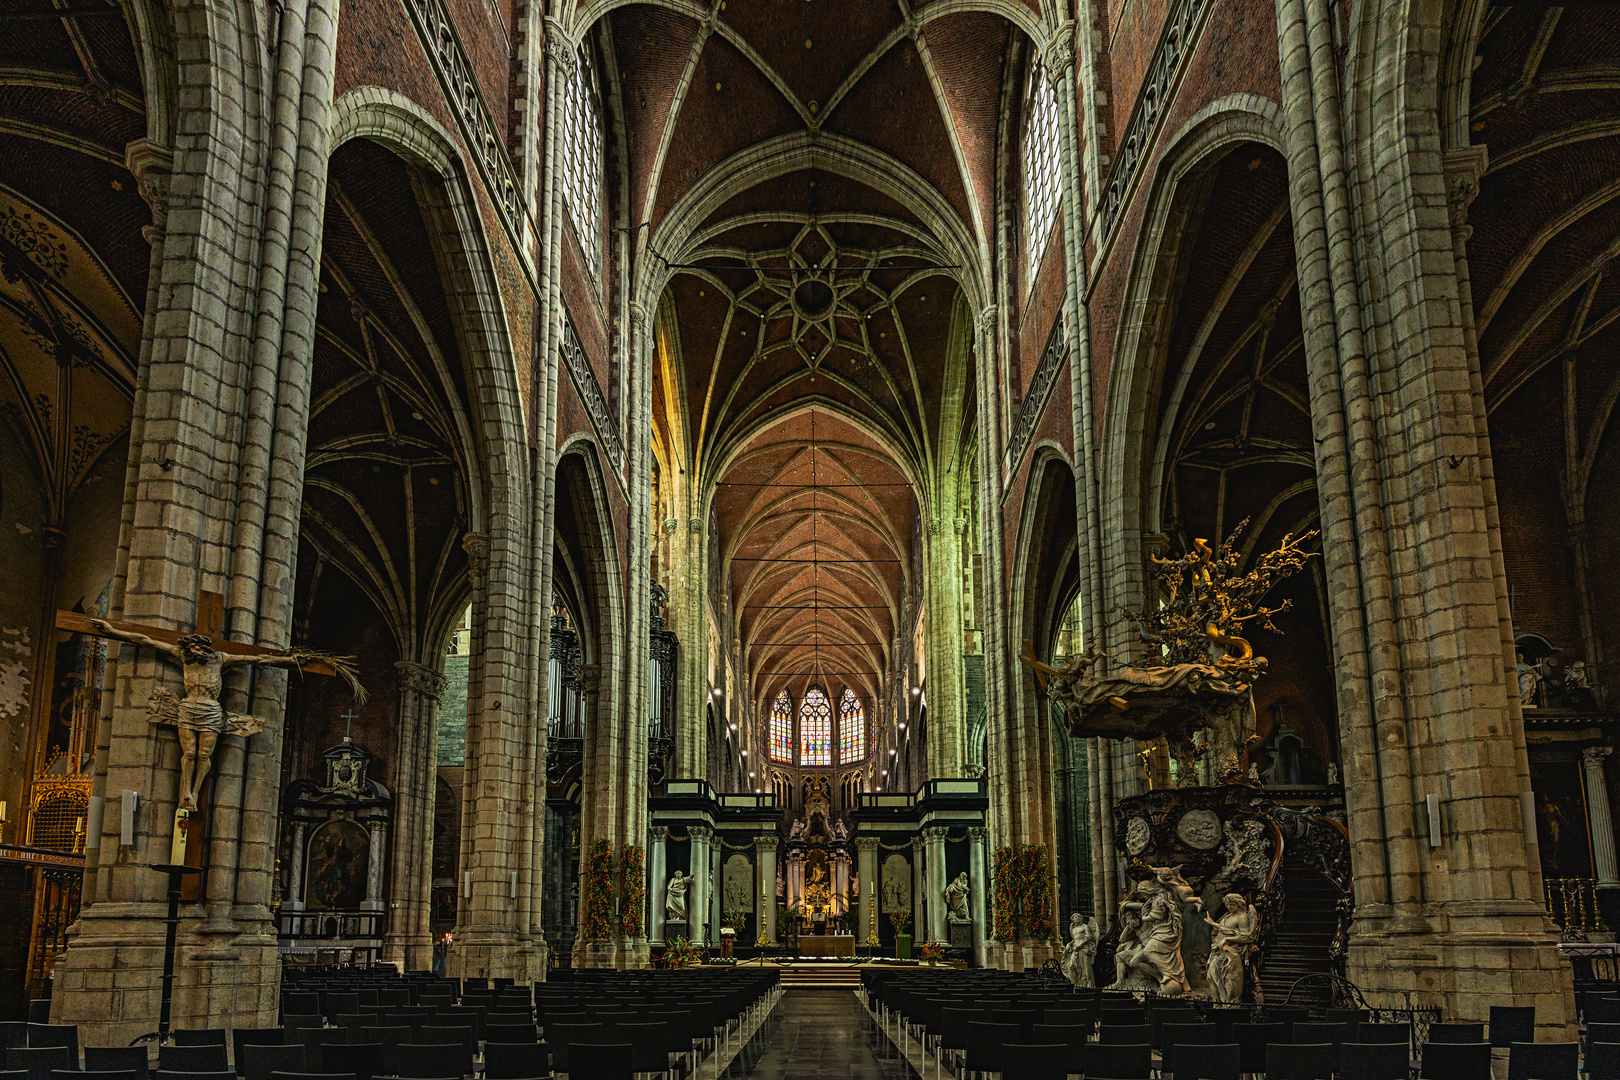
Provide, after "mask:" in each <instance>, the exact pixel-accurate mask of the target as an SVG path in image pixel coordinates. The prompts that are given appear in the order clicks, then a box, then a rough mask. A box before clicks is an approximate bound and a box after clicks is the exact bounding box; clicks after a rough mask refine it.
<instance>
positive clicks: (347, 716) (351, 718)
mask: <svg viewBox="0 0 1620 1080" xmlns="http://www.w3.org/2000/svg"><path fill="white" fill-rule="evenodd" d="M338 719H339V720H342V721H343V741H344V742H349V741H350V740H349V731H350V729H351V728H353V727H354V722H355V721H356V720H358V719H360V714H359V713H357V712H355V711H354V706H353V705H350V706H349V711H348V712H346V713H344V714H343V715H342V716H340V717H338Z"/></svg>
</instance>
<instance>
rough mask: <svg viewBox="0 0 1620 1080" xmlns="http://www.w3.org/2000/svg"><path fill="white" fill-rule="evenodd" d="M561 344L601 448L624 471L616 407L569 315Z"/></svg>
mask: <svg viewBox="0 0 1620 1080" xmlns="http://www.w3.org/2000/svg"><path fill="white" fill-rule="evenodd" d="M561 347H562V360H563V366H564V367H566V368H567V369H568V376H569V378H571V379H572V380H573V381H574V389H575V390H577V391H579V399H580V401H582V402H584V403H585V411H586V412H588V413H590V414H591V423H592V424H593V425H594V426H595V427H596V435H597V438H599V439H601V440H602V448H603V450H604V451H606V453H607V456H608V460H609V461H611V462H612V463H613V469H614V471H615V472H617V473H623V471H624V441H623V440H622V439H620V438H619V424H618V421H617V420H616V419H615V418H614V416H613V410H612V409H610V408H608V403H607V397H606V395H604V394H603V393H602V387H601V384H600V383H598V382H597V381H596V372H594V371H592V370H591V361H590V358H589V357H587V356H586V355H585V349H584V347H583V346H581V345H580V343H579V334H578V333H577V332H576V331H575V330H574V321H573V320H572V319H570V318H568V317H566V315H565V316H564V318H563V333H562V346H561Z"/></svg>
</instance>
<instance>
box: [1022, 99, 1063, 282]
mask: <svg viewBox="0 0 1620 1080" xmlns="http://www.w3.org/2000/svg"><path fill="white" fill-rule="evenodd" d="M1024 116H1025V124H1024V237H1025V241H1026V242H1027V244H1028V249H1027V252H1026V253H1027V255H1028V256H1029V279H1030V280H1033V279H1034V277H1035V267H1036V266H1037V264H1038V263H1039V262H1040V259H1041V255H1042V254H1043V253H1044V252H1045V251H1046V240H1047V237H1048V236H1050V235H1051V233H1052V222H1053V221H1054V220H1055V219H1056V218H1057V207H1058V107H1057V94H1056V93H1055V92H1054V91H1053V89H1052V83H1051V81H1050V80H1048V79H1047V77H1046V69H1045V68H1037V69H1036V74H1035V76H1034V83H1033V85H1032V87H1031V93H1030V95H1029V104H1028V105H1027V107H1026V108H1025V110H1024Z"/></svg>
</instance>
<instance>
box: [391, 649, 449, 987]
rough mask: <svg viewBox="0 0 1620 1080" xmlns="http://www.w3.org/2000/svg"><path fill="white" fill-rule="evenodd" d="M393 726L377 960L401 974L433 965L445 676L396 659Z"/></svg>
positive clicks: (425, 666)
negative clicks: (390, 840)
mask: <svg viewBox="0 0 1620 1080" xmlns="http://www.w3.org/2000/svg"><path fill="white" fill-rule="evenodd" d="M394 670H395V672H396V673H397V677H398V679H399V723H398V724H397V725H396V727H395V730H396V732H397V733H398V740H399V741H398V749H397V750H396V757H395V762H396V764H395V768H394V788H395V790H394V850H393V853H392V857H391V859H390V865H391V868H392V869H391V877H392V887H391V888H390V890H389V892H390V894H391V897H392V900H393V902H394V904H395V905H396V906H395V907H394V908H393V909H392V910H393V914H392V915H391V916H390V917H389V920H388V932H387V934H386V935H385V936H384V940H383V951H382V958H383V959H384V960H392V961H397V962H399V963H400V964H402V965H403V966H404V970H406V971H426V970H427V969H429V968H431V967H432V966H433V941H432V934H431V932H430V930H429V926H430V925H431V923H430V920H431V918H432V902H433V820H434V815H435V813H436V810H437V782H436V781H437V776H438V767H439V699H440V697H441V696H442V695H443V694H444V688H445V685H446V683H445V678H444V676H443V675H441V674H439V673H438V672H437V671H434V670H433V669H432V668H430V667H428V666H427V665H426V664H418V663H416V662H415V661H412V660H400V661H398V662H396V663H395V664H394Z"/></svg>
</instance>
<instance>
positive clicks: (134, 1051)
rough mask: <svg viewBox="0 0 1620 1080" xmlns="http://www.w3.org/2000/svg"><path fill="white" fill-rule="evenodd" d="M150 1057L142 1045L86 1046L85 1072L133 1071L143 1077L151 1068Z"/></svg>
mask: <svg viewBox="0 0 1620 1080" xmlns="http://www.w3.org/2000/svg"><path fill="white" fill-rule="evenodd" d="M151 1067H152V1066H151V1058H150V1057H149V1056H148V1055H147V1052H146V1047H144V1046H87V1047H85V1048H84V1070H85V1072H133V1073H139V1074H140V1075H141V1076H142V1077H143V1078H144V1077H145V1076H146V1074H147V1072H148V1071H149V1070H150V1069H151Z"/></svg>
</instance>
